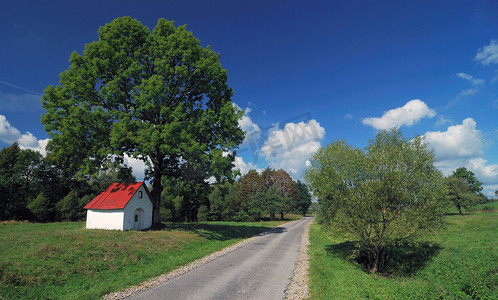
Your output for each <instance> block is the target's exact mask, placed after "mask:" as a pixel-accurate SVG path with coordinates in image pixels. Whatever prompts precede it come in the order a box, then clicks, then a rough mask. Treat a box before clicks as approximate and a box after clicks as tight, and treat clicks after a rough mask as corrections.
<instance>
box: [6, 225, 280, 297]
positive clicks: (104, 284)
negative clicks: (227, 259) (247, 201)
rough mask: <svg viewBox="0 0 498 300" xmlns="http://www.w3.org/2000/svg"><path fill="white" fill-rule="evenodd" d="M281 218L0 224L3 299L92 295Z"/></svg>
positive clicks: (170, 267) (262, 228) (155, 273)
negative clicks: (141, 224)
mask: <svg viewBox="0 0 498 300" xmlns="http://www.w3.org/2000/svg"><path fill="white" fill-rule="evenodd" d="M282 223H283V222H280V221H274V222H258V223H235V222H234V223H231V222H209V223H200V224H192V223H186V224H185V223H182V224H166V225H165V226H164V228H163V229H161V230H155V231H153V230H150V231H143V232H137V231H126V232H120V231H109V230H87V229H85V223H84V222H70V223H48V224H39V223H38V224H36V223H19V222H3V223H0V299H96V298H99V297H100V296H102V295H104V294H106V293H109V292H113V291H119V290H122V289H124V288H126V287H128V286H133V285H137V284H140V283H141V282H143V281H145V280H147V279H150V278H152V277H155V276H158V275H160V274H163V273H166V272H169V271H172V270H174V269H176V268H178V267H180V266H182V265H186V264H188V263H190V262H192V261H194V260H196V259H199V258H201V257H203V256H206V255H208V254H210V253H212V252H216V251H218V250H221V249H223V248H224V247H227V246H230V245H232V244H235V243H236V242H239V241H241V240H242V239H245V238H248V237H251V236H253V235H255V234H258V233H261V232H263V231H266V230H268V229H269V227H274V226H278V225H279V224H282Z"/></svg>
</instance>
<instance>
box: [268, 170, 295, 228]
mask: <svg viewBox="0 0 498 300" xmlns="http://www.w3.org/2000/svg"><path fill="white" fill-rule="evenodd" d="M271 177H272V186H273V187H276V188H277V190H278V192H279V193H280V197H281V199H282V202H281V205H280V211H279V212H280V219H281V220H283V219H284V214H285V213H287V212H290V211H292V210H293V209H294V208H295V207H296V203H297V191H296V187H295V182H294V180H293V179H292V177H291V176H290V175H289V173H287V172H286V171H284V170H283V169H279V170H275V171H273V172H272V174H271Z"/></svg>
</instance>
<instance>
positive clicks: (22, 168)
mask: <svg viewBox="0 0 498 300" xmlns="http://www.w3.org/2000/svg"><path fill="white" fill-rule="evenodd" d="M135 180H136V179H135V177H134V176H133V174H132V170H131V168H128V167H126V166H123V165H122V164H120V163H119V162H117V161H111V162H108V163H107V164H106V165H104V166H102V168H101V169H100V172H98V173H97V174H95V175H94V176H86V177H84V178H82V179H78V178H77V177H75V176H74V174H71V172H70V171H69V170H68V169H67V168H66V167H65V166H64V165H63V164H59V163H57V161H56V160H54V159H53V157H52V156H50V155H48V156H47V157H43V156H42V155H41V154H40V153H39V152H36V151H33V150H29V149H21V148H20V147H19V145H18V144H17V143H14V144H12V145H11V146H9V147H4V148H3V149H1V150H0V220H2V221H3V220H30V221H37V222H54V221H62V220H67V221H76V220H81V219H83V218H84V217H85V211H84V210H83V209H82V208H83V206H84V205H85V204H86V203H88V202H90V200H92V199H93V197H95V196H96V195H98V194H99V193H100V192H102V191H103V190H104V189H105V188H107V186H109V185H110V184H111V183H112V182H133V181H135Z"/></svg>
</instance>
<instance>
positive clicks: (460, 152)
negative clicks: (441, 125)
mask: <svg viewBox="0 0 498 300" xmlns="http://www.w3.org/2000/svg"><path fill="white" fill-rule="evenodd" d="M424 141H425V142H427V143H428V147H429V148H430V149H433V150H434V152H435V154H436V163H435V166H436V167H437V168H438V169H439V170H441V171H442V172H443V174H444V175H446V176H448V175H451V174H452V173H453V171H455V170H456V169H457V168H459V167H465V168H467V169H468V170H470V171H472V172H474V174H475V175H476V176H477V178H478V179H479V180H480V181H482V182H483V183H484V184H485V185H484V190H483V192H484V193H485V194H486V195H487V196H492V195H493V194H494V190H492V191H491V188H490V187H491V186H493V185H498V164H488V161H487V160H486V159H484V158H483V155H484V151H483V147H484V144H485V143H486V141H485V140H484V135H483V134H482V133H481V131H480V130H477V124H476V122H475V121H474V119H472V118H467V119H465V120H463V121H462V124H458V125H454V126H449V127H448V129H447V130H446V131H435V132H431V131H428V132H426V133H425V134H424Z"/></svg>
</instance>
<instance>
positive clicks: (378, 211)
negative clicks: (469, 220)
mask: <svg viewBox="0 0 498 300" xmlns="http://www.w3.org/2000/svg"><path fill="white" fill-rule="evenodd" d="M426 147H427V146H426V145H425V144H424V143H423V142H422V138H420V137H416V138H414V139H412V140H410V139H407V138H405V137H403V135H402V133H401V132H400V131H399V130H395V129H393V130H391V131H380V132H379V133H378V134H377V135H376V137H375V139H373V140H371V141H370V144H369V145H368V146H367V147H366V148H365V149H364V150H362V149H359V148H357V147H355V146H352V145H348V144H347V143H346V142H345V141H334V142H332V143H330V144H328V145H327V146H325V147H322V148H321V149H319V150H318V152H317V153H315V154H314V155H313V156H312V157H311V160H310V161H311V166H310V167H309V168H308V170H307V172H306V181H307V183H308V186H309V187H310V188H311V190H312V192H313V194H314V195H315V196H317V197H318V199H319V201H320V207H321V208H320V210H321V214H322V215H323V217H324V220H325V222H327V223H328V224H329V225H334V226H335V227H336V228H338V229H340V230H342V231H344V232H347V233H348V234H350V235H352V236H353V237H354V238H355V239H357V240H358V246H359V247H360V253H364V255H365V258H366V259H367V264H366V265H367V268H368V269H369V270H370V271H371V272H376V271H380V270H382V267H383V265H384V260H385V250H386V247H390V246H393V245H395V244H396V243H398V242H400V241H406V240H407V239H409V238H414V237H419V236H422V235H423V234H425V233H428V232H431V231H434V230H437V229H439V228H441V227H442V226H443V216H444V213H445V201H444V200H443V199H444V195H445V185H444V177H443V176H442V174H441V172H439V171H438V170H437V169H436V168H435V167H434V155H433V153H432V152H429V151H428V150H427V148H426Z"/></svg>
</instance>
